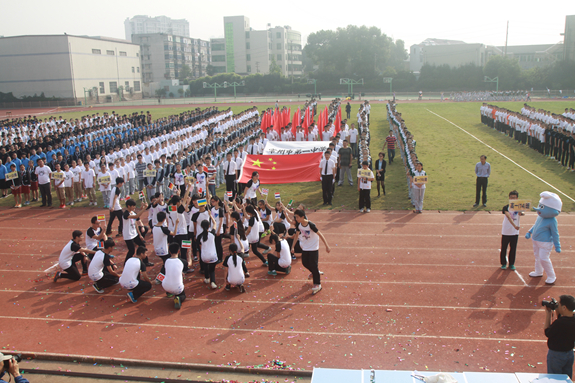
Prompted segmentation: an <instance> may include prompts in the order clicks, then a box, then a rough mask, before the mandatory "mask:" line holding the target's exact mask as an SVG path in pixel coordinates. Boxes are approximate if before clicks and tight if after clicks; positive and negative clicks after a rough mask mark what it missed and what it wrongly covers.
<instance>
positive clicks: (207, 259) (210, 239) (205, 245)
mask: <svg viewBox="0 0 575 383" xmlns="http://www.w3.org/2000/svg"><path fill="white" fill-rule="evenodd" d="M210 219H211V221H212V224H213V225H214V226H215V225H216V223H215V221H214V218H213V217H212V216H211V215H210ZM200 225H201V227H202V232H201V234H199V235H198V236H197V238H198V243H199V245H200V248H201V251H200V259H201V262H200V264H202V267H203V269H202V270H203V271H204V277H205V279H204V283H206V284H208V283H211V285H210V286H211V288H212V289H217V288H218V285H217V284H216V271H215V270H216V265H217V263H218V252H217V251H216V235H215V234H216V233H215V231H214V230H210V221H207V220H204V221H202V222H201V224H200Z"/></svg>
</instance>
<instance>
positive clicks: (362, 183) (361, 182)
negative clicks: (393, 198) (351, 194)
mask: <svg viewBox="0 0 575 383" xmlns="http://www.w3.org/2000/svg"><path fill="white" fill-rule="evenodd" d="M360 170H364V169H363V167H362V168H361V169H360ZM367 170H369V168H367ZM358 172H359V170H358ZM369 173H370V176H369V177H366V178H364V177H360V179H359V188H360V189H363V190H367V189H371V181H369V180H368V178H374V177H373V172H372V171H370V172H369ZM364 180H365V181H364Z"/></svg>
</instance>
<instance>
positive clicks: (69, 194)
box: [64, 164, 74, 206]
mask: <svg viewBox="0 0 575 383" xmlns="http://www.w3.org/2000/svg"><path fill="white" fill-rule="evenodd" d="M64 193H65V200H64V201H66V200H68V202H65V204H66V205H70V206H71V205H74V173H73V172H72V171H70V166H68V164H65V165H64Z"/></svg>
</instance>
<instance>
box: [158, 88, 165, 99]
mask: <svg viewBox="0 0 575 383" xmlns="http://www.w3.org/2000/svg"><path fill="white" fill-rule="evenodd" d="M167 93H168V92H167V91H166V89H165V88H160V89H156V97H166V94H167Z"/></svg>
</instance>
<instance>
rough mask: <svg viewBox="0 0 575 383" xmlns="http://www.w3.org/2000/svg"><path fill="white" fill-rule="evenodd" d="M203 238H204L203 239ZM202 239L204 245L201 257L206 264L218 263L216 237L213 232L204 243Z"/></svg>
mask: <svg viewBox="0 0 575 383" xmlns="http://www.w3.org/2000/svg"><path fill="white" fill-rule="evenodd" d="M202 238H203V237H202ZM202 238H199V240H200V243H201V245H202V251H201V254H200V255H201V257H202V261H203V262H204V263H215V262H217V261H218V253H217V251H216V241H215V238H216V237H215V236H214V234H213V233H212V232H209V233H208V238H207V239H206V241H205V242H204V241H203V240H202Z"/></svg>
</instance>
